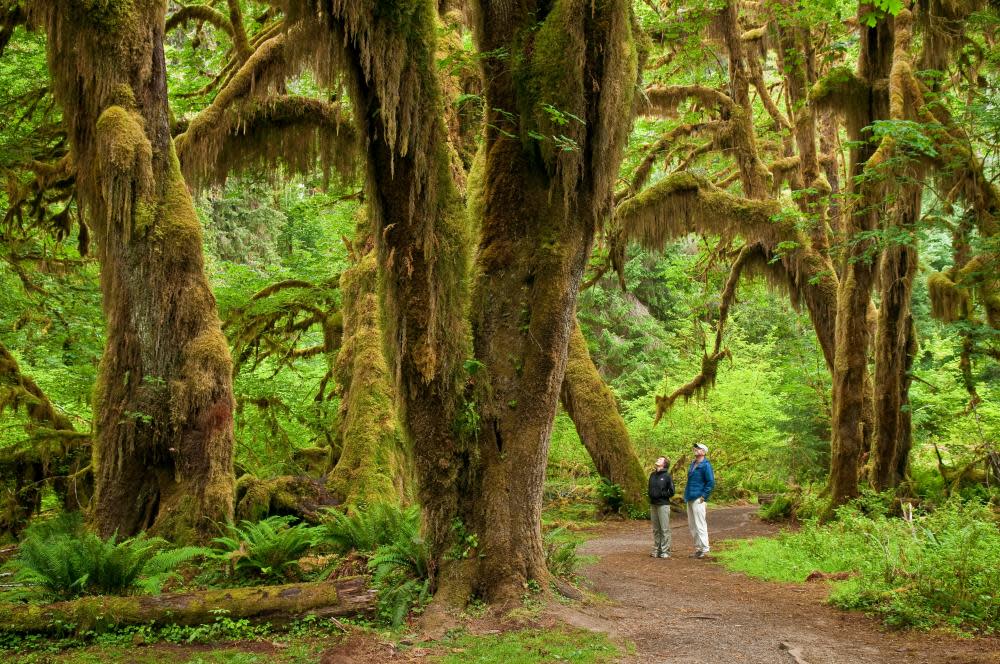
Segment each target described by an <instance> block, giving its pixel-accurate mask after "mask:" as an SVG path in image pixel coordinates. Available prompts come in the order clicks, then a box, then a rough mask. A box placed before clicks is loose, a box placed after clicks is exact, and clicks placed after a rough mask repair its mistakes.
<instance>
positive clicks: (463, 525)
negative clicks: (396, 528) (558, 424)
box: [303, 0, 636, 601]
mask: <svg viewBox="0 0 1000 664" xmlns="http://www.w3.org/2000/svg"><path fill="white" fill-rule="evenodd" d="M317 8H318V9H319V10H320V11H319V12H318V15H319V16H320V18H321V19H323V20H325V23H324V25H325V27H326V28H327V31H328V34H329V35H331V36H332V37H333V39H332V40H330V42H328V43H330V44H331V47H333V48H339V49H342V50H343V53H341V54H339V55H338V57H340V58H341V59H342V60H343V61H344V62H345V63H346V65H347V67H348V68H349V69H350V72H351V79H352V84H353V85H352V102H354V107H355V109H356V116H355V117H356V120H357V123H358V127H359V130H360V131H361V134H362V136H364V138H365V140H366V142H367V155H368V167H369V177H368V184H369V192H370V196H369V200H370V201H371V205H372V212H373V217H374V222H375V233H374V237H375V240H376V244H377V249H378V263H379V267H380V269H381V270H382V275H381V283H380V289H381V292H382V295H383V298H382V299H383V316H384V334H385V337H386V342H387V347H388V348H387V350H388V354H389V356H390V358H391V362H390V369H391V371H392V374H393V375H394V376H395V382H396V386H395V388H396V393H397V395H398V399H399V401H400V404H399V405H400V414H401V417H402V419H403V421H404V422H405V427H406V433H407V435H408V436H409V438H410V440H411V441H412V444H413V450H414V460H415V462H416V469H417V477H418V482H419V497H420V502H421V504H422V506H423V509H424V522H425V529H426V533H427V539H428V542H429V543H430V545H431V548H432V557H433V560H434V565H435V571H436V572H437V583H438V590H439V593H441V594H442V595H443V596H444V597H445V598H446V600H455V601H465V600H467V599H468V597H469V596H470V594H471V593H478V594H479V595H480V596H481V597H484V598H485V599H487V600H490V601H497V600H500V601H502V600H519V598H520V596H521V594H522V593H523V592H524V585H525V583H527V581H529V580H531V579H544V578H545V577H547V572H546V570H545V563H544V555H543V552H542V546H541V528H540V510H541V488H542V481H543V479H544V473H545V464H546V458H547V452H548V442H549V434H550V432H551V426H552V420H553V418H554V416H555V409H556V405H557V400H558V397H559V388H560V386H561V384H562V379H563V372H564V369H565V362H566V345H567V340H568V337H569V330H570V325H571V324H572V321H573V313H574V307H575V303H576V293H577V289H578V286H579V283H580V277H581V274H582V271H583V267H584V264H585V262H586V258H587V255H588V252H589V249H590V242H591V239H592V236H593V232H594V228H595V227H596V224H597V222H598V220H599V219H600V218H601V217H602V215H603V213H605V212H606V210H607V207H608V205H609V204H610V194H611V183H612V182H613V181H614V176H615V173H616V172H617V168H618V164H619V160H620V158H621V149H622V147H623V145H624V141H625V138H626V135H627V128H628V124H629V121H630V115H629V114H628V113H627V112H623V109H629V108H631V94H632V91H633V89H634V86H635V78H636V55H635V49H634V48H633V47H632V45H631V39H630V23H629V13H628V12H629V7H628V3H626V2H625V1H624V0H614V1H612V2H606V3H602V4H601V5H599V6H591V5H590V4H589V3H587V2H585V1H584V0H561V1H558V2H555V3H537V5H536V3H535V2H528V3H527V4H522V5H511V4H510V3H509V2H483V3H481V7H480V9H481V12H480V17H481V19H482V20H481V23H480V26H479V27H480V30H479V41H480V44H479V45H480V48H481V49H482V50H483V51H484V52H486V51H489V52H492V53H496V52H500V50H502V49H504V50H506V51H507V52H509V53H511V55H510V57H504V58H496V57H488V58H484V69H485V72H484V73H485V80H486V82H487V86H486V87H487V91H486V96H487V107H488V108H490V109H492V110H490V111H489V113H490V118H489V119H488V124H489V125H491V126H492V128H491V129H490V130H489V131H488V134H487V137H486V141H485V146H484V149H485V151H486V153H485V170H484V174H483V178H482V181H483V182H484V190H483V192H482V198H481V203H482V208H481V209H482V213H483V219H482V223H481V224H480V227H481V228H482V239H481V242H480V252H479V256H478V268H479V269H478V279H477V284H476V288H475V298H474V302H473V304H472V305H471V316H472V319H473V321H474V323H473V324H474V331H473V334H472V337H473V348H474V357H475V361H473V362H470V361H467V360H470V359H471V358H470V355H472V354H473V353H471V352H470V350H471V349H470V346H469V328H468V323H467V317H466V316H467V312H468V311H469V299H468V286H469V267H470V266H469V251H468V250H469V244H470V232H469V224H468V221H467V219H466V218H465V214H464V211H463V209H462V207H461V200H460V197H459V195H458V193H457V190H456V188H455V184H454V182H453V181H452V179H451V176H450V172H449V164H450V159H449V154H448V151H447V150H448V148H447V134H446V131H445V128H444V123H443V121H442V119H441V102H440V91H439V84H438V81H437V78H436V76H437V74H436V63H435V52H434V39H433V35H434V32H435V29H436V28H435V25H436V23H435V22H436V7H435V4H434V3H433V2H430V1H429V0H426V1H424V2H420V3H414V4H412V5H408V6H407V8H401V9H400V10H399V11H397V12H392V13H388V12H380V11H375V10H374V9H373V8H372V7H371V5H370V4H368V3H363V2H360V0H356V1H355V0H329V1H326V2H319V3H318V7H317ZM303 13H304V14H307V15H311V16H315V15H317V12H315V11H314V8H310V9H309V10H308V11H307V12H303ZM512 68H517V71H516V72H515V71H513V70H512ZM515 81H517V82H518V84H517V85H516V84H515ZM546 109H549V110H546ZM553 110H554V111H556V112H558V113H559V114H560V116H559V117H558V118H557V119H559V120H565V121H566V122H569V123H570V126H568V127H561V126H560V125H559V123H558V122H557V121H556V119H553V117H552V115H551V113H552V112H553ZM567 113H569V114H572V116H574V117H575V118H576V119H575V120H570V116H568V115H566V114H567ZM560 135H562V136H564V137H568V140H569V141H571V142H572V143H573V145H572V146H571V145H567V144H564V145H562V146H560V145H557V143H556V139H557V138H558V137H559V136H560ZM538 136H544V137H545V140H544V141H542V140H539V139H538ZM564 148H568V149H564ZM463 388H465V389H464V390H463ZM472 533H474V534H475V535H476V538H477V541H478V551H477V553H476V555H474V556H470V557H468V558H464V559H460V560H455V556H449V555H446V554H447V553H448V551H449V549H450V548H451V547H452V545H453V544H454V543H455V541H456V540H463V541H462V543H463V544H467V543H468V542H469V541H470V540H469V539H466V535H467V534H470V535H471V534H472Z"/></svg>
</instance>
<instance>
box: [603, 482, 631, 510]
mask: <svg viewBox="0 0 1000 664" xmlns="http://www.w3.org/2000/svg"><path fill="white" fill-rule="evenodd" d="M597 495H598V496H600V498H601V505H602V507H603V509H604V511H605V512H607V513H608V514H619V513H620V512H621V511H622V507H624V506H625V491H624V490H623V489H622V488H621V486H619V485H618V484H615V483H614V482H611V481H610V480H608V479H607V478H605V477H602V478H601V482H600V484H598V485H597Z"/></svg>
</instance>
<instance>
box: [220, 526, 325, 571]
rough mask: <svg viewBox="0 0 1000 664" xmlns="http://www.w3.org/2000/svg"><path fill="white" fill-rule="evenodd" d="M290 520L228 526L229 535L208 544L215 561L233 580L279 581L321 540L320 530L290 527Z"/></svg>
mask: <svg viewBox="0 0 1000 664" xmlns="http://www.w3.org/2000/svg"><path fill="white" fill-rule="evenodd" d="M293 520H294V517H290V516H272V517H270V518H267V519H264V520H262V521H257V522H256V523H255V522H253V521H242V522H240V525H238V526H237V525H235V524H229V526H228V528H229V534H228V535H226V536H224V537H216V538H215V539H213V540H212V542H213V543H214V544H216V545H217V547H218V552H217V557H219V558H222V559H225V560H228V561H229V564H230V570H231V572H233V573H234V574H235V575H237V576H257V577H264V578H282V577H286V576H287V571H288V568H289V566H291V565H294V564H295V562H296V561H297V560H298V559H299V558H300V557H302V555H303V554H304V553H305V552H306V551H307V550H308V549H309V548H310V547H312V546H315V545H316V544H317V543H319V542H320V541H321V540H322V538H323V528H322V527H321V526H308V525H306V524H304V523H300V524H297V525H294V526H293V525H292V524H291V522H292V521H293Z"/></svg>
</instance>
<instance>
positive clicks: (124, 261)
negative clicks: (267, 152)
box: [33, 0, 233, 540]
mask: <svg viewBox="0 0 1000 664" xmlns="http://www.w3.org/2000/svg"><path fill="white" fill-rule="evenodd" d="M33 11H34V20H35V22H36V23H38V24H40V25H42V26H43V27H44V29H45V31H46V33H47V36H48V41H47V43H48V50H49V69H50V71H51V74H52V79H53V92H54V95H55V97H56V99H57V101H58V102H59V103H60V104H61V105H62V109H63V117H64V118H65V121H66V123H67V127H68V130H69V131H68V133H69V137H70V142H71V144H72V150H73V156H74V161H75V164H76V167H77V173H78V177H77V183H78V192H79V197H80V203H81V207H82V208H83V210H84V213H85V214H86V215H87V217H88V220H89V223H90V226H91V228H93V229H95V235H96V238H97V241H98V246H99V250H98V257H99V259H100V263H101V290H102V292H103V296H104V300H103V308H104V313H105V316H106V319H107V339H108V341H107V346H106V348H105V351H104V356H103V358H102V361H101V367H100V373H99V376H98V381H97V387H96V390H95V404H94V411H95V419H96V429H97V441H96V445H95V450H94V468H95V478H96V495H95V503H94V509H93V520H94V522H95V524H96V526H97V528H98V530H99V531H100V532H101V534H103V535H110V534H112V533H114V532H117V533H118V534H119V535H120V536H124V535H131V534H134V533H136V532H138V531H140V530H143V529H146V528H152V529H154V530H155V531H156V532H157V533H158V534H161V535H165V536H169V537H172V538H175V539H184V540H191V539H203V538H205V537H208V536H210V534H211V533H212V532H214V530H213V524H214V523H217V522H219V521H225V520H227V519H229V518H231V517H232V513H233V467H232V446H233V428H232V410H233V395H232V384H231V371H232V363H231V360H230V356H229V348H228V346H227V343H226V338H225V337H224V336H223V334H222V331H221V329H220V324H219V319H218V316H217V313H216V307H215V299H214V297H213V295H212V293H211V290H210V289H209V285H208V281H207V279H206V276H205V271H204V264H203V258H202V243H201V225H200V223H199V221H198V217H197V216H196V214H195V211H194V207H193V204H192V201H191V196H190V194H189V193H188V190H187V188H186V186H185V184H184V180H183V178H182V176H181V172H180V167H179V165H178V163H177V157H176V155H175V153H174V149H173V143H172V141H171V139H170V133H169V125H168V108H167V90H166V71H165V63H164V55H163V30H164V19H163V12H164V5H163V4H162V3H160V2H153V1H151V0H140V1H138V2H114V3H110V4H105V5H102V8H101V9H100V10H97V9H94V8H93V7H92V6H91V5H90V4H88V3H82V2H81V3H75V2H67V3H59V4H52V3H44V4H43V3H38V5H37V6H36V7H34V9H33Z"/></svg>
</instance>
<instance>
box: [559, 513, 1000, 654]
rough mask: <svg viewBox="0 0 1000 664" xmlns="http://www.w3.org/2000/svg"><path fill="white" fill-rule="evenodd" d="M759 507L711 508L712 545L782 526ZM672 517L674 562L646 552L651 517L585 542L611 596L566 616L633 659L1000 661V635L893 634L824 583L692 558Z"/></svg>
mask: <svg viewBox="0 0 1000 664" xmlns="http://www.w3.org/2000/svg"><path fill="white" fill-rule="evenodd" d="M754 511H755V508H754V507H726V508H720V509H710V510H709V515H708V523H709V535H710V538H711V541H712V543H713V546H716V545H717V544H718V542H719V541H720V540H724V539H735V538H746V537H754V536H759V535H764V534H769V533H773V532H775V530H776V529H775V528H774V527H773V526H769V525H767V524H762V523H760V522H759V521H758V520H756V519H755V518H753V517H752V515H753V513H754ZM671 523H672V531H673V538H674V540H673V543H674V552H675V556H674V557H673V558H670V559H667V560H660V559H654V558H650V557H649V548H650V544H651V541H652V535H651V533H650V532H648V531H649V524H648V522H643V521H626V522H618V523H610V524H607V525H606V526H603V527H602V528H601V530H600V534H599V536H598V537H597V538H595V539H592V540H590V541H588V542H587V543H586V544H585V545H584V546H583V547H582V553H584V554H589V555H596V556H598V557H599V560H598V562H596V563H595V564H593V565H591V566H589V567H587V568H585V569H584V570H583V574H584V575H585V576H586V577H587V578H588V579H589V580H590V582H591V584H592V586H593V589H594V590H596V591H597V592H599V593H602V594H603V595H606V596H607V597H608V598H609V602H607V603H606V604H592V605H589V606H584V607H582V608H574V609H567V610H566V611H565V612H559V613H560V614H561V615H560V617H561V618H562V619H563V620H565V621H567V622H570V623H571V624H574V625H577V626H579V627H585V628H588V629H596V630H600V631H604V632H607V633H609V634H612V635H613V636H615V637H617V638H620V639H624V640H628V641H631V642H632V643H634V644H635V652H634V654H631V655H630V656H629V657H628V659H627V661H629V662H665V663H667V662H669V663H671V664H715V663H720V662H725V663H728V662H752V663H755V664H780V663H788V664H806V663H808V664H846V663H855V662H857V663H865V664H868V663H871V664H883V663H884V664H890V663H891V664H896V663H905V662H913V663H917V662H920V663H931V664H938V663H942V662H947V663H954V664H959V663H961V664H972V663H975V664H987V663H992V664H997V663H1000V639H997V638H989V639H957V638H954V637H951V636H948V635H942V634H924V633H915V632H887V631H885V630H884V629H883V628H881V626H880V624H879V623H878V622H876V621H874V620H871V619H869V618H866V617H865V616H863V615H861V614H858V613H848V612H843V611H839V610H837V609H834V608H832V607H829V606H827V605H826V604H825V603H824V602H825V599H826V594H827V587H826V585H825V584H823V583H809V584H779V583H771V582H764V581H758V580H755V579H750V578H748V577H745V576H743V575H742V574H734V573H731V572H727V571H726V570H725V569H724V568H723V567H722V565H721V564H719V563H718V562H714V561H712V560H710V559H709V560H695V559H692V558H688V557H687V554H688V553H690V551H691V548H692V544H691V537H690V535H689V534H688V531H687V522H686V519H685V518H684V516H683V515H677V514H675V515H673V517H672V520H671Z"/></svg>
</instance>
